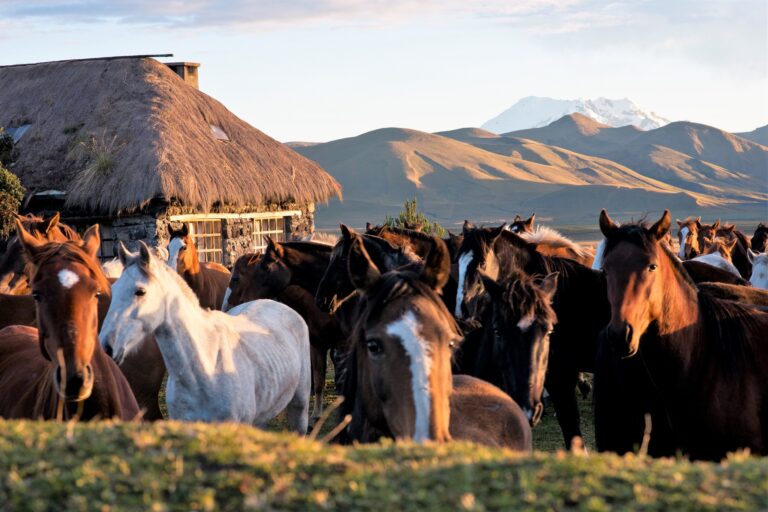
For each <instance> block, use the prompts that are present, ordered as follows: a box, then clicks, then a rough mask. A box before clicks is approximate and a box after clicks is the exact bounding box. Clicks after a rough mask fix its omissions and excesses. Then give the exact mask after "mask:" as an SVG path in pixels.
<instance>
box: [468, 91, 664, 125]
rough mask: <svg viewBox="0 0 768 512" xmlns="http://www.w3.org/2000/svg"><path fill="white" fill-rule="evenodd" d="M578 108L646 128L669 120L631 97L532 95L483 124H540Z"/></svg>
mask: <svg viewBox="0 0 768 512" xmlns="http://www.w3.org/2000/svg"><path fill="white" fill-rule="evenodd" d="M575 112H578V113H579V114H584V115H585V116H587V117H591V118H592V119H594V120H595V121H598V122H600V123H603V124H607V125H609V126H616V127H618V126H626V125H628V124H632V125H635V126H637V127H638V128H640V129H642V130H651V129H653V128H659V127H661V126H664V125H665V124H668V123H669V120H668V119H665V118H663V117H661V116H659V115H658V114H656V113H655V112H651V111H649V110H645V109H642V108H640V107H638V106H637V105H635V103H634V102H632V101H631V100H629V99H627V98H624V99H620V100H611V99H608V98H595V99H591V100H590V99H583V98H579V99H576V100H557V99H554V98H542V97H539V96H528V97H527V98H523V99H521V100H520V101H518V102H517V103H515V104H514V105H512V106H511V107H510V108H508V109H507V110H505V111H504V112H502V113H501V114H499V115H498V116H496V117H494V118H493V119H491V120H490V121H488V122H486V123H485V124H483V126H482V128H484V129H486V130H488V131H491V132H494V133H506V132H511V131H515V130H524V129H527V128H538V127H540V126H546V125H548V124H550V123H551V122H553V121H556V120H558V119H560V118H561V117H563V116H565V115H568V114H573V113H575Z"/></svg>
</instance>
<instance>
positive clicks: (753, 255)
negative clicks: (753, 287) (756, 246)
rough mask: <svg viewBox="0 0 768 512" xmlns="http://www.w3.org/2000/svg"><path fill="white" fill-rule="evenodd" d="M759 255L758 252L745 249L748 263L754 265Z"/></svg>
mask: <svg viewBox="0 0 768 512" xmlns="http://www.w3.org/2000/svg"><path fill="white" fill-rule="evenodd" d="M759 255H760V253H759V252H755V251H753V250H752V248H749V247H748V248H747V259H748V260H749V262H750V263H754V262H755V258H757V257H758V256H759Z"/></svg>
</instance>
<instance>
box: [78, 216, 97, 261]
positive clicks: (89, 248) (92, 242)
mask: <svg viewBox="0 0 768 512" xmlns="http://www.w3.org/2000/svg"><path fill="white" fill-rule="evenodd" d="M82 248H83V249H84V250H85V252H87V253H88V254H89V255H90V256H91V257H92V258H96V257H97V256H98V255H99V248H101V237H100V236H99V225H98V224H94V225H93V226H91V227H89V228H88V229H87V230H86V231H85V234H84V235H83V242H82Z"/></svg>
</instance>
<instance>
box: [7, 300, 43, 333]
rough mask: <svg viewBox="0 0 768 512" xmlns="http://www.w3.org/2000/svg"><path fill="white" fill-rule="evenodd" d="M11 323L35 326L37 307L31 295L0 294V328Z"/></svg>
mask: <svg viewBox="0 0 768 512" xmlns="http://www.w3.org/2000/svg"><path fill="white" fill-rule="evenodd" d="M11 325H28V326H37V307H36V305H35V300H34V299H33V298H32V295H8V294H5V293H2V294H0V329H2V328H3V327H8V326H11Z"/></svg>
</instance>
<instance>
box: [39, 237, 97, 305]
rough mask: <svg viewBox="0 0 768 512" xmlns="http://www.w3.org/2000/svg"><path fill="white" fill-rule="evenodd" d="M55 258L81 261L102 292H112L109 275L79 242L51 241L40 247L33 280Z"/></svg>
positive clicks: (73, 261)
mask: <svg viewBox="0 0 768 512" xmlns="http://www.w3.org/2000/svg"><path fill="white" fill-rule="evenodd" d="M54 258H58V259H61V260H63V261H68V262H72V263H79V264H81V265H83V266H85V267H86V268H87V269H88V270H89V272H90V274H91V275H90V277H91V278H92V279H93V280H95V281H96V283H97V285H98V288H99V291H100V292H101V293H107V294H109V293H110V290H111V286H110V284H109V280H108V279H107V276H106V275H105V274H104V270H103V269H102V268H101V265H99V264H98V263H97V262H96V261H95V260H94V258H92V257H91V256H90V255H89V254H87V253H86V252H85V251H84V250H83V248H82V247H80V244H79V243H78V242H74V241H67V242H50V243H47V244H45V245H44V246H43V247H42V248H40V249H39V250H38V251H37V252H36V254H35V258H34V261H33V262H32V265H33V277H32V281H35V280H36V278H37V276H38V275H39V271H40V269H41V268H42V267H43V266H44V265H46V264H47V263H49V262H50V261H51V260H53V259H54Z"/></svg>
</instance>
